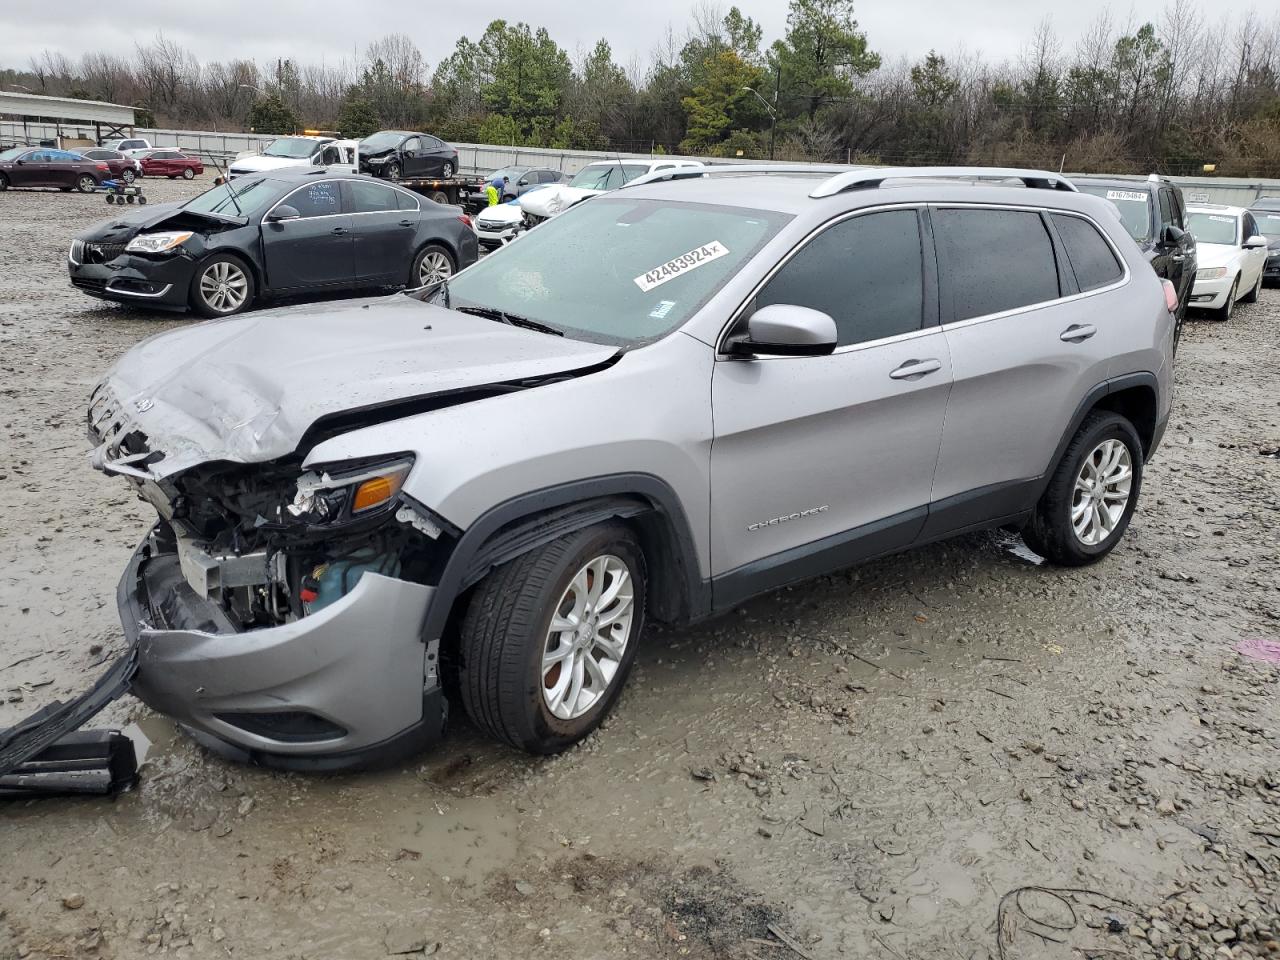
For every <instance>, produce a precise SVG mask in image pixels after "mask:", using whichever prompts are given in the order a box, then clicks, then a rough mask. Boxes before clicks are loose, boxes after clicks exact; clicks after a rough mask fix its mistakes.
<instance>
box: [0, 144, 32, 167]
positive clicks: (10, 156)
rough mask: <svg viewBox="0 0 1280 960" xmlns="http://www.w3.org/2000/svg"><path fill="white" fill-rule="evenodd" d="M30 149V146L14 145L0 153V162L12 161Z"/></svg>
mask: <svg viewBox="0 0 1280 960" xmlns="http://www.w3.org/2000/svg"><path fill="white" fill-rule="evenodd" d="M30 149H31V148H30V147H14V148H13V149H12V150H6V151H5V152H4V153H0V163H12V162H13V161H14V160H17V159H18V158H19V157H20V156H22V155H23V154H24V153H26V152H27V151H28V150H30Z"/></svg>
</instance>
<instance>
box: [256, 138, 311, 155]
mask: <svg viewBox="0 0 1280 960" xmlns="http://www.w3.org/2000/svg"><path fill="white" fill-rule="evenodd" d="M318 146H319V144H318V143H317V142H316V141H315V140H308V139H306V138H305V137H281V138H280V139H279V140H272V141H271V146H269V147H267V149H265V150H263V151H262V155H263V156H264V157H287V158H288V159H290V160H305V159H307V157H309V156H311V154H313V153H315V152H316V148H317V147H318Z"/></svg>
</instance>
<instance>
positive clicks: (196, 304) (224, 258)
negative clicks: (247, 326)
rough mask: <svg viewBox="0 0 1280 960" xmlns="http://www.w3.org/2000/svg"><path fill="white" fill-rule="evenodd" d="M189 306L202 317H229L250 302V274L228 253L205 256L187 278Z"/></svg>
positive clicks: (246, 268) (251, 279)
mask: <svg viewBox="0 0 1280 960" xmlns="http://www.w3.org/2000/svg"><path fill="white" fill-rule="evenodd" d="M188 302H189V303H190V304H191V309H193V310H194V311H195V312H196V313H198V314H200V315H201V316H202V317H229V316H231V315H232V314H233V313H239V312H240V311H241V310H244V309H245V308H247V307H248V306H249V304H251V303H253V274H252V272H250V270H249V268H248V267H246V266H245V264H244V261H242V260H240V259H239V258H237V257H233V256H230V255H229V254H225V253H224V254H218V255H217V256H213V257H210V258H209V259H208V260H205V261H204V262H203V263H201V264H200V266H199V267H198V268H197V269H196V275H195V276H194V277H192V278H191V293H190V294H189V296H188Z"/></svg>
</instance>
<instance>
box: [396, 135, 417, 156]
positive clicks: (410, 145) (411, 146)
mask: <svg viewBox="0 0 1280 960" xmlns="http://www.w3.org/2000/svg"><path fill="white" fill-rule="evenodd" d="M421 148H422V141H421V140H419V139H418V138H417V137H410V138H409V139H408V140H406V141H405V142H404V143H402V144H400V149H401V150H403V151H404V152H405V153H410V152H412V151H414V150H420V149H421Z"/></svg>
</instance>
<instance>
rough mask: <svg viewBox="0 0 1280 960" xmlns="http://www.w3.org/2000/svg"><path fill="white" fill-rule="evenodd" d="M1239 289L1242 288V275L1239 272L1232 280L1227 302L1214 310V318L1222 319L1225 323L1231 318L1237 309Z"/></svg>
mask: <svg viewBox="0 0 1280 960" xmlns="http://www.w3.org/2000/svg"><path fill="white" fill-rule="evenodd" d="M1239 289H1240V276H1239V274H1237V275H1236V278H1235V279H1234V280H1233V281H1231V292H1230V293H1228V294H1227V302H1226V303H1224V304H1223V305H1222V306H1220V307H1219V308H1218V309H1217V310H1214V311H1213V319H1215V320H1221V321H1222V322H1223V323H1226V322H1227V321H1228V320H1230V319H1231V314H1233V313H1234V312H1235V309H1236V293H1237V291H1239Z"/></svg>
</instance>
